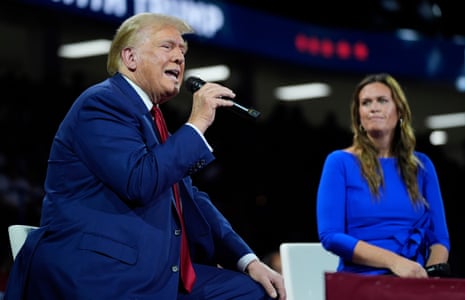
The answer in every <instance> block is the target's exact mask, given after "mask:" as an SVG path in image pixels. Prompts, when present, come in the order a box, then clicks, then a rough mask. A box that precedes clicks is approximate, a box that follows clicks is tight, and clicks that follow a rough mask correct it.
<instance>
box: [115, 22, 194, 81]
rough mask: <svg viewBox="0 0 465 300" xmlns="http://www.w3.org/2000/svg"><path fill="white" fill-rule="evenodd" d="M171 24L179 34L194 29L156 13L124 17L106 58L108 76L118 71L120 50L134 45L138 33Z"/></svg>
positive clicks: (184, 23) (190, 31)
mask: <svg viewBox="0 0 465 300" xmlns="http://www.w3.org/2000/svg"><path fill="white" fill-rule="evenodd" d="M164 26H173V27H175V28H176V29H178V30H179V32H180V33H181V34H186V33H192V32H194V30H193V29H192V27H191V26H190V25H188V24H187V23H186V22H184V21H183V20H181V19H179V18H176V17H173V16H168V15H162V14H156V13H139V14H136V15H134V16H132V17H130V18H128V19H126V20H125V21H124V22H123V23H122V24H121V25H120V27H119V28H118V30H117V31H116V34H115V36H114V38H113V41H112V43H111V46H110V51H109V53H108V58H107V72H108V74H110V76H112V75H114V74H115V73H116V72H118V70H119V67H120V65H121V56H120V55H121V51H122V50H123V49H124V48H126V47H130V46H134V45H135V44H136V42H137V40H138V33H139V32H140V31H141V30H143V29H145V28H148V27H151V28H154V29H157V28H162V27H164Z"/></svg>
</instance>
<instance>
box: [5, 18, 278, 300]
mask: <svg viewBox="0 0 465 300" xmlns="http://www.w3.org/2000/svg"><path fill="white" fill-rule="evenodd" d="M191 32H192V28H191V27H190V26H189V25H188V24H186V23H184V22H183V21H182V20H180V19H178V18H174V17H169V16H165V15H160V14H153V13H142V14H138V15H135V16H132V17H130V18H129V19H127V20H126V21H125V22H123V24H122V25H121V26H120V27H119V29H118V30H117V32H116V35H115V37H114V40H113V42H112V45H111V49H110V52H109V55H108V62H107V69H108V72H109V74H110V76H111V77H110V78H108V79H106V80H105V81H103V82H101V83H98V84H96V85H94V86H92V87H90V88H88V89H87V90H85V91H84V92H83V93H82V94H81V95H80V96H79V97H78V98H77V99H76V101H75V103H74V104H73V105H72V107H71V108H70V110H69V112H68V113H67V115H66V116H65V118H64V120H63V121H62V123H61V124H60V126H59V128H58V131H57V133H56V135H55V137H54V140H53V144H52V147H51V152H50V157H49V161H48V169H47V177H46V181H45V192H46V194H45V198H44V201H43V205H42V215H41V223H40V227H39V229H37V230H36V231H34V232H32V233H31V234H30V235H29V236H28V238H27V240H26V242H25V244H24V246H23V248H22V249H21V251H20V252H19V254H18V256H17V257H16V260H15V262H14V266H13V269H12V271H11V273H10V277H9V282H8V286H7V290H6V295H5V299H6V300H15V299H44V300H54V299H56V300H74V299H75V300H85V299H92V300H110V299H111V300H114V299H134V300H135V299H150V300H170V299H202V300H205V299H215V300H221V299H236V300H239V299H243V300H246V299H247V300H249V299H250V300H258V299H272V298H276V299H281V300H284V299H286V292H285V289H284V282H283V278H282V276H281V275H280V274H279V273H278V272H276V271H275V270H272V269H271V268H269V267H268V266H266V265H265V264H264V263H262V262H261V261H260V260H259V259H258V258H257V256H256V255H255V254H254V252H253V251H252V250H251V248H250V247H249V246H248V245H247V244H246V242H245V241H244V240H243V239H242V238H241V237H240V236H239V235H238V234H237V233H236V232H235V231H234V230H233V228H232V227H231V224H230V223H229V222H228V221H227V220H226V219H225V217H224V216H223V215H222V214H221V213H220V212H219V211H218V210H217V209H216V208H215V207H214V205H213V204H212V202H211V201H210V199H209V197H208V195H207V194H205V193H203V192H201V191H199V190H198V189H197V188H196V187H195V186H193V185H192V182H191V179H190V177H189V175H191V174H192V173H194V172H196V171H198V170H199V169H201V168H203V167H204V166H205V165H207V164H208V163H210V162H211V161H212V160H213V159H214V156H213V154H212V149H211V147H210V146H209V145H208V143H207V141H206V139H205V137H204V133H205V131H206V130H207V128H209V126H210V125H212V123H213V121H214V119H215V111H216V109H217V108H218V107H223V106H232V105H233V102H232V101H229V100H224V99H221V97H228V98H234V97H235V94H234V93H233V91H231V90H230V89H228V88H226V87H224V86H221V85H219V84H216V83H206V84H204V85H203V86H202V87H201V88H200V89H199V90H198V91H196V92H195V93H194V94H193V103H192V111H191V113H190V116H189V118H188V120H187V122H186V123H185V124H184V125H182V126H181V127H180V128H179V129H178V130H176V131H175V132H173V133H172V134H171V135H170V136H169V137H168V138H167V140H166V141H165V142H164V143H162V142H161V140H160V137H159V135H158V131H157V127H156V126H155V125H154V122H153V119H152V115H151V113H150V111H151V109H152V107H153V106H158V105H160V104H162V103H164V102H166V101H169V100H170V99H172V98H173V97H175V96H176V95H177V94H178V93H179V91H180V87H181V84H182V82H183V77H184V68H185V58H184V56H185V53H186V51H187V43H186V41H185V39H184V35H185V34H188V33H191ZM175 183H177V184H178V187H179V191H180V195H181V199H182V211H183V215H184V221H185V228H186V230H185V231H186V233H187V239H188V241H189V243H188V245H189V249H190V256H191V258H192V261H193V268H194V270H195V274H196V279H195V282H194V286H193V288H192V290H191V291H190V292H188V291H186V290H185V289H184V288H183V285H182V281H181V279H180V275H179V274H180V272H179V270H180V267H179V266H180V248H181V234H180V233H181V230H180V228H181V223H180V219H179V217H178V214H177V212H176V207H175V205H174V195H173V189H172V187H173V185H174V184H175Z"/></svg>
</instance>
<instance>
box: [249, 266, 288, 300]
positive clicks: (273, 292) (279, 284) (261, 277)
mask: <svg viewBox="0 0 465 300" xmlns="http://www.w3.org/2000/svg"><path fill="white" fill-rule="evenodd" d="M247 273H248V274H249V275H250V277H252V278H253V279H254V280H255V281H257V282H258V283H260V284H261V285H262V286H263V288H264V289H265V291H266V292H267V293H268V295H270V297H271V298H274V299H279V300H286V299H287V295H286V289H285V288H284V278H283V276H282V275H281V274H279V273H278V272H276V271H275V270H273V269H271V268H270V267H269V266H267V265H266V264H264V263H263V262H261V261H259V260H254V261H252V262H251V263H250V264H249V265H248V266H247Z"/></svg>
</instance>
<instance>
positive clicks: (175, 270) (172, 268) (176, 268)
mask: <svg viewBox="0 0 465 300" xmlns="http://www.w3.org/2000/svg"><path fill="white" fill-rule="evenodd" d="M171 271H172V272H175V273H176V272H179V267H178V266H176V265H175V266H172V267H171Z"/></svg>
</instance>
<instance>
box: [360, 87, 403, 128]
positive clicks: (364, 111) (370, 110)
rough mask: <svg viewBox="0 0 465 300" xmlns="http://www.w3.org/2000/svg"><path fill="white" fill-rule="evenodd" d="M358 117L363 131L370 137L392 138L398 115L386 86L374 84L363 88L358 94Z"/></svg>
mask: <svg viewBox="0 0 465 300" xmlns="http://www.w3.org/2000/svg"><path fill="white" fill-rule="evenodd" d="M358 99H359V106H358V111H359V116H360V122H361V124H362V126H363V128H364V130H365V131H366V132H367V133H368V135H370V136H373V137H374V136H379V135H389V134H391V135H392V136H393V133H394V130H395V128H396V125H397V122H398V120H399V113H398V111H397V106H396V103H395V102H394V99H393V98H392V93H391V90H390V89H389V87H388V86H386V85H385V84H383V83H380V82H374V83H370V84H367V85H366V86H364V87H363V88H362V89H361V90H360V92H359V94H358Z"/></svg>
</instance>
